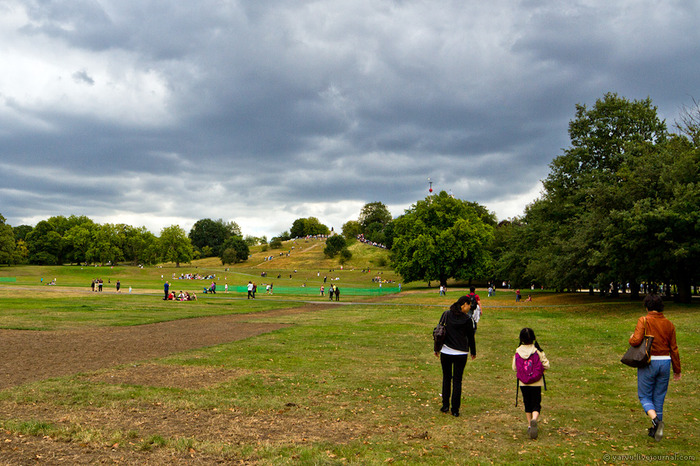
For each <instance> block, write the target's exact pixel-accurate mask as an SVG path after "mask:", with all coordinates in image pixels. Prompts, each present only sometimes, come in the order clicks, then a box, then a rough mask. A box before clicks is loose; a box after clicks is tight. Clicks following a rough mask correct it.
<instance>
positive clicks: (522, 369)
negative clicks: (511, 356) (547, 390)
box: [515, 351, 544, 384]
mask: <svg viewBox="0 0 700 466" xmlns="http://www.w3.org/2000/svg"><path fill="white" fill-rule="evenodd" d="M515 375H516V376H517V377H518V380H520V381H521V382H522V383H524V384H530V383H533V382H537V381H538V380H540V379H541V378H542V376H543V375H544V366H543V365H542V361H541V360H540V355H539V354H538V353H537V351H535V352H534V353H532V354H531V355H530V357H529V358H527V359H523V358H521V357H520V354H518V353H515Z"/></svg>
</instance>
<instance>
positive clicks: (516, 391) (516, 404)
mask: <svg viewBox="0 0 700 466" xmlns="http://www.w3.org/2000/svg"><path fill="white" fill-rule="evenodd" d="M518 388H520V380H518V377H517V376H516V377H515V407H516V408H517V407H518Z"/></svg>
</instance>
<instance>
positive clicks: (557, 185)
mask: <svg viewBox="0 0 700 466" xmlns="http://www.w3.org/2000/svg"><path fill="white" fill-rule="evenodd" d="M693 121H694V120H693V119H692V118H688V119H686V120H684V125H683V126H682V128H681V129H683V130H685V132H686V135H685V136H676V135H673V136H671V137H669V135H668V134H667V131H666V125H665V123H664V122H663V121H662V120H660V119H659V117H658V116H657V110H656V107H654V106H653V105H652V103H651V100H650V99H644V100H639V101H629V100H627V99H624V98H621V97H618V96H617V95H616V94H606V95H605V96H604V98H603V99H600V100H598V101H597V102H596V104H595V105H594V106H593V107H592V108H590V109H589V108H587V107H586V106H583V105H579V106H577V108H576V118H575V119H574V120H572V121H571V123H570V125H569V135H570V137H571V147H570V148H568V149H565V150H564V152H563V154H562V155H561V156H559V157H557V158H555V159H554V161H553V162H552V164H551V172H550V174H549V176H548V177H547V179H546V180H545V181H544V186H545V191H544V193H543V196H542V197H541V198H540V199H538V200H536V201H535V202H534V203H533V204H531V205H530V206H528V208H527V209H526V213H525V216H524V218H523V219H522V222H520V224H519V225H518V227H517V228H514V229H513V231H512V235H511V238H510V239H509V241H511V244H510V246H511V247H510V248H506V249H509V250H510V251H506V252H504V253H502V254H501V255H500V256H499V268H500V269H501V270H503V269H504V267H503V265H505V264H507V263H508V262H509V261H510V263H511V265H512V266H513V270H518V271H521V272H522V277H523V278H525V279H533V280H539V281H542V282H544V283H545V284H547V285H548V286H552V287H556V288H559V289H564V288H580V287H586V286H590V287H593V285H594V284H598V286H600V287H601V288H602V289H606V288H607V286H608V285H609V284H611V283H612V284H613V285H614V284H616V283H620V282H622V283H629V284H630V289H631V290H632V292H633V293H634V294H637V293H638V290H639V283H640V282H642V281H649V282H657V283H659V282H663V283H674V284H676V285H677V286H678V290H679V295H680V298H681V299H682V300H685V301H687V300H689V297H690V285H691V283H694V280H697V278H698V266H697V264H698V263H699V262H700V260H699V259H700V251H699V248H698V246H697V245H698V231H700V223H699V220H698V218H699V217H698V214H697V212H699V211H700V193H699V192H698V191H699V190H698V187H697V186H698V183H697V180H698V179H699V175H700V168H699V162H698V153H699V151H698V142H700V138H698V137H697V134H700V133H697V132H695V130H694V128H693V126H692V122H693ZM679 127H681V125H679ZM515 250H518V251H520V255H519V256H518V257H519V259H518V258H516V257H515V256H514V254H513V252H512V251H515ZM612 289H613V292H614V291H615V290H616V289H617V286H613V288H612Z"/></svg>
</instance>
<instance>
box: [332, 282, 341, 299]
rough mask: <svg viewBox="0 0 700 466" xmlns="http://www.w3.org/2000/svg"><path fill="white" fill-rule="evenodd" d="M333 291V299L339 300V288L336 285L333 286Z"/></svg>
mask: <svg viewBox="0 0 700 466" xmlns="http://www.w3.org/2000/svg"><path fill="white" fill-rule="evenodd" d="M333 293H335V300H336V301H340V288H338V285H336V286H335V287H334V288H333Z"/></svg>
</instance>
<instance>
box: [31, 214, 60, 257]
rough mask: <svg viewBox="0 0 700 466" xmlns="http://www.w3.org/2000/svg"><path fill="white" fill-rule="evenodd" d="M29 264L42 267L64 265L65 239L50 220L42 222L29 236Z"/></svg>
mask: <svg viewBox="0 0 700 466" xmlns="http://www.w3.org/2000/svg"><path fill="white" fill-rule="evenodd" d="M26 241H27V249H28V250H29V262H31V263H32V264H41V265H57V264H61V263H63V237H62V236H61V234H60V233H58V232H57V231H56V228H55V227H54V225H53V224H52V223H51V222H49V221H48V220H42V221H40V222H39V223H37V224H36V226H35V227H34V228H33V229H32V231H30V232H29V233H28V234H27V237H26Z"/></svg>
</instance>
